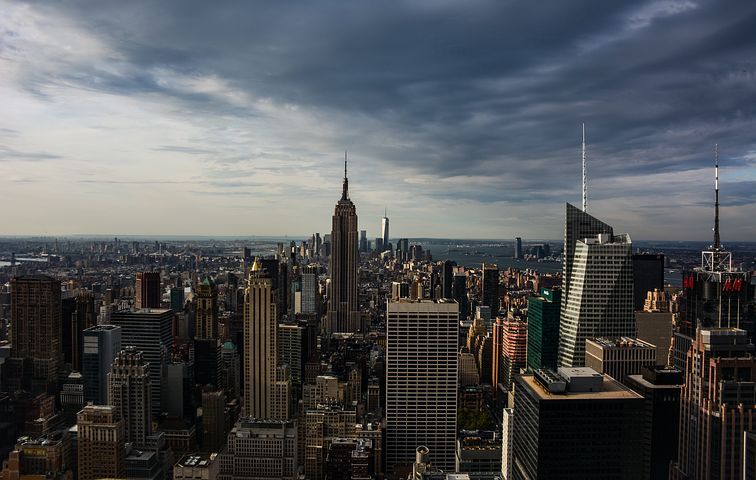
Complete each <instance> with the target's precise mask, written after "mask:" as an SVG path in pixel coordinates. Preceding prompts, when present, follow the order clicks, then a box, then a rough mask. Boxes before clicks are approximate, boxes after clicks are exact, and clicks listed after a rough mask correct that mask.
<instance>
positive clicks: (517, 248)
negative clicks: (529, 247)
mask: <svg viewBox="0 0 756 480" xmlns="http://www.w3.org/2000/svg"><path fill="white" fill-rule="evenodd" d="M514 258H516V259H518V260H519V259H521V258H522V238H520V237H515V242H514Z"/></svg>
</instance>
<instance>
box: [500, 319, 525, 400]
mask: <svg viewBox="0 0 756 480" xmlns="http://www.w3.org/2000/svg"><path fill="white" fill-rule="evenodd" d="M501 346H502V352H501V362H502V364H501V365H500V367H499V368H501V369H502V370H503V372H502V379H503V382H502V383H503V385H504V387H505V388H506V391H510V390H511V389H512V384H513V383H514V378H515V375H517V374H519V373H520V370H522V369H524V368H525V366H526V365H527V361H528V353H527V349H528V323H527V322H524V321H522V320H517V319H507V320H506V321H505V322H504V328H503V329H502V341H501Z"/></svg>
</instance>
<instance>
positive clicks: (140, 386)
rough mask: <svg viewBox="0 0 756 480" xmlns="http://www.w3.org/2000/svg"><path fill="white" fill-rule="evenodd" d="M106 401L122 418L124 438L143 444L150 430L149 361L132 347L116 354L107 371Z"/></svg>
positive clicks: (141, 445)
mask: <svg viewBox="0 0 756 480" xmlns="http://www.w3.org/2000/svg"><path fill="white" fill-rule="evenodd" d="M108 403H109V404H110V405H113V407H115V409H116V412H117V414H118V418H120V419H123V423H124V428H125V433H126V437H125V438H126V441H127V442H132V443H133V444H135V445H137V446H140V447H144V446H145V445H146V440H147V436H148V435H149V434H150V432H151V430H152V428H151V427H152V420H151V418H150V364H149V363H147V361H146V360H145V358H144V355H143V354H142V352H140V351H138V350H137V349H136V348H135V347H126V348H124V349H123V350H121V351H120V352H118V355H116V357H115V359H114V360H113V366H112V367H111V369H110V373H109V374H108Z"/></svg>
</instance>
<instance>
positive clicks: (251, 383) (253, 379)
mask: <svg viewBox="0 0 756 480" xmlns="http://www.w3.org/2000/svg"><path fill="white" fill-rule="evenodd" d="M276 318H277V316H276V304H275V296H274V290H273V281H272V280H271V278H270V276H269V275H268V273H267V272H266V271H265V270H263V268H262V264H261V263H260V262H259V260H257V259H255V263H254V265H253V266H252V272H251V273H250V276H249V284H248V286H247V290H246V292H245V295H244V376H245V379H244V415H245V416H247V417H252V418H257V419H271V418H274V417H273V412H274V408H273V401H274V394H275V392H274V389H275V383H276V366H277V356H278V352H277V346H276V337H277V334H276V333H277V332H276V329H277V327H278V322H276Z"/></svg>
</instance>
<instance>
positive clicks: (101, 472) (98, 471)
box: [76, 405, 126, 480]
mask: <svg viewBox="0 0 756 480" xmlns="http://www.w3.org/2000/svg"><path fill="white" fill-rule="evenodd" d="M77 427H78V428H77V439H76V443H77V450H78V454H77V456H78V475H79V476H78V478H79V480H96V479H100V478H124V477H125V475H126V466H125V452H124V449H125V443H126V437H125V432H124V428H123V420H119V419H118V412H117V410H116V408H115V407H113V406H110V405H87V406H86V407H84V409H83V410H82V411H81V412H79V415H78V418H77Z"/></svg>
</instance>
